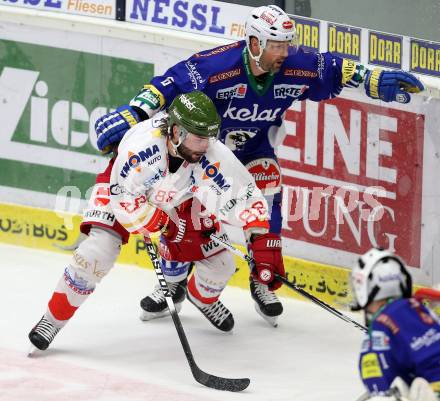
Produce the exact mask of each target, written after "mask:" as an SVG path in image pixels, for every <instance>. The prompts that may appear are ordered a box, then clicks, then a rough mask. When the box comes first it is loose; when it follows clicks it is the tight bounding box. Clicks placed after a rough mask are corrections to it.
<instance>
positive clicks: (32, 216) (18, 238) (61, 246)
mask: <svg viewBox="0 0 440 401" xmlns="http://www.w3.org/2000/svg"><path fill="white" fill-rule="evenodd" d="M80 221H81V216H79V215H72V214H69V213H64V212H54V211H52V210H48V209H40V208H33V207H27V206H20V205H14V204H7V203H0V242H5V243H8V244H13V245H20V246H26V247H31V248H38V249H44V250H49V251H55V252H65V253H69V252H71V248H72V247H73V246H74V245H75V243H76V241H77V240H78V237H79V235H80V233H79V223H80ZM241 249H242V250H244V249H243V248H241ZM118 262H119V263H126V264H134V265H138V266H139V267H142V268H150V269H151V267H152V266H151V264H150V262H149V260H148V256H147V254H146V252H145V248H144V245H143V241H142V239H141V238H140V237H138V236H132V237H131V238H130V241H129V243H128V244H127V245H125V246H123V247H122V252H121V255H120V256H119V259H118ZM235 263H236V265H237V272H236V273H235V274H234V276H233V277H232V279H231V281H230V285H232V286H236V287H241V288H247V287H248V286H249V280H248V276H249V269H248V267H247V264H246V263H245V262H244V261H243V260H242V259H240V258H239V257H235ZM284 263H285V266H286V272H287V276H288V278H289V280H290V281H293V282H295V283H296V284H297V285H298V286H300V287H301V288H304V289H305V290H307V291H308V292H310V293H312V294H313V295H315V296H317V297H319V298H320V299H322V300H323V301H325V302H328V303H331V304H340V303H344V304H346V303H348V302H349V299H347V298H348V287H347V283H348V272H349V270H347V269H341V268H337V267H334V266H329V265H324V264H320V263H315V262H310V261H306V260H303V259H297V258H293V257H290V256H285V257H284ZM29 268H32V266H29ZM279 294H280V295H283V296H289V297H297V296H296V294H295V293H294V292H293V291H292V290H290V289H286V288H281V289H280V290H279Z"/></svg>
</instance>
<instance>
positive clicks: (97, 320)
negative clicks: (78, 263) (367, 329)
mask: <svg viewBox="0 0 440 401" xmlns="http://www.w3.org/2000/svg"><path fill="white" fill-rule="evenodd" d="M0 260H1V262H0V271H1V276H0V277H1V285H0V400H1V401H52V400H53V401H67V400H68V401H86V400H87V401H88V400H93V401H95V400H99V401H153V400H158V401H225V400H227V401H236V400H241V401H318V400H319V401H345V400H347V401H350V400H351V401H353V400H355V399H356V398H357V397H358V396H359V395H360V394H361V393H362V392H363V387H362V385H361V383H360V380H359V378H358V373H357V358H358V351H359V347H360V342H361V338H362V333H361V332H360V331H358V330H357V329H356V328H354V327H352V326H351V325H349V324H347V323H345V322H343V321H341V320H339V319H337V318H336V317H334V316H333V315H331V314H329V313H328V312H326V311H324V310H322V309H321V308H319V307H317V306H315V305H313V304H310V303H307V302H302V301H295V300H291V299H283V304H284V309H285V310H284V314H283V315H282V317H281V318H280V320H279V326H278V327H277V328H272V327H270V326H269V325H268V324H267V323H266V322H264V321H263V320H262V318H261V317H260V316H259V315H257V313H256V312H255V310H254V305H253V301H252V300H251V298H250V294H249V293H248V291H245V290H241V289H236V288H227V289H226V290H225V291H224V295H223V296H222V299H223V301H224V303H225V304H226V305H227V306H229V308H230V309H231V310H232V312H233V314H234V317H235V328H234V330H233V332H232V333H222V332H220V331H218V330H216V329H215V328H214V327H213V326H211V324H210V323H209V322H208V321H207V320H206V319H205V318H204V317H203V316H202V315H201V314H200V312H198V311H197V310H196V309H195V308H194V306H193V305H191V304H189V303H187V302H185V304H184V306H183V309H182V312H181V313H180V316H181V320H182V323H183V326H184V328H185V331H186V334H187V337H188V340H189V343H190V345H191V347H192V350H193V354H194V357H195V360H196V362H197V364H198V365H199V367H200V368H201V369H203V370H205V371H206V372H208V373H212V374H216V375H220V376H226V377H249V378H250V379H251V384H250V386H249V388H248V389H247V390H246V391H244V392H242V393H228V392H221V391H217V390H211V389H208V388H205V387H203V386H201V385H199V384H198V383H196V382H195V381H194V379H193V377H192V375H191V372H190V370H189V367H188V365H187V361H186V359H185V356H184V354H183V351H182V348H181V345H180V342H179V340H178V337H177V334H176V331H175V328H174V325H173V323H172V320H171V319H170V318H164V319H157V320H154V321H150V322H141V321H140V320H139V319H138V313H139V307H138V304H139V300H140V299H141V298H142V297H143V296H145V295H146V294H147V293H148V292H149V291H150V290H151V289H152V288H153V286H154V284H155V283H156V278H155V275H154V273H153V272H152V271H149V270H145V269H140V268H136V267H132V266H116V267H115V268H114V269H113V271H111V272H110V274H109V275H108V276H107V277H106V278H104V279H103V281H102V283H101V284H100V285H99V286H98V288H97V290H96V291H95V293H94V294H93V295H92V296H91V297H90V299H89V300H87V302H86V303H85V304H84V305H83V306H82V307H81V308H80V309H79V310H78V311H77V313H76V315H75V316H74V318H73V319H72V321H71V322H69V324H68V325H67V326H66V327H65V328H64V329H62V330H61V331H60V333H59V334H58V336H57V337H56V338H55V340H54V342H53V343H52V345H51V347H50V348H49V349H48V350H47V351H46V352H44V353H42V354H39V355H36V356H34V357H32V358H28V357H26V353H27V350H28V348H29V344H30V343H29V342H28V339H27V334H28V332H29V330H30V329H31V328H32V326H33V325H34V324H35V323H36V322H37V321H38V320H39V319H40V317H41V315H42V314H43V312H44V311H45V308H46V304H47V301H48V300H49V298H50V296H51V294H52V291H53V289H54V287H55V285H56V283H57V281H58V279H59V277H60V275H61V273H62V271H63V269H64V266H65V265H66V264H67V263H68V262H69V260H70V256H69V255H64V254H56V253H51V252H46V251H40V250H35V249H30V248H21V247H15V246H10V245H5V244H0ZM351 316H353V315H351ZM354 317H359V316H354Z"/></svg>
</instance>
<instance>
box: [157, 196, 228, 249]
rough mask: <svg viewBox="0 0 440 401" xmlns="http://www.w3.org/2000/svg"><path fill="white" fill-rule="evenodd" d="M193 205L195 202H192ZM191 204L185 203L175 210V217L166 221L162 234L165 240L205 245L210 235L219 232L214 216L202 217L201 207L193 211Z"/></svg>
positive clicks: (218, 225)
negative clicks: (166, 224)
mask: <svg viewBox="0 0 440 401" xmlns="http://www.w3.org/2000/svg"><path fill="white" fill-rule="evenodd" d="M194 203H195V202H194ZM194 203H193V202H185V203H184V204H182V205H180V206H179V207H178V208H176V209H175V212H176V213H175V215H174V216H172V217H171V218H170V220H169V221H168V226H167V228H166V230H165V232H164V233H163V235H164V236H165V237H166V239H167V240H168V241H170V242H174V243H183V242H187V243H194V245H200V244H207V243H208V242H210V241H211V239H210V235H211V234H214V233H216V232H217V231H219V230H220V224H219V223H218V221H217V219H216V218H215V216H214V215H210V216H204V215H203V213H200V212H199V211H200V210H201V211H203V210H204V208H203V207H202V208H201V209H200V207H199V209H198V210H199V211H197V210H194V207H197V206H195V205H194Z"/></svg>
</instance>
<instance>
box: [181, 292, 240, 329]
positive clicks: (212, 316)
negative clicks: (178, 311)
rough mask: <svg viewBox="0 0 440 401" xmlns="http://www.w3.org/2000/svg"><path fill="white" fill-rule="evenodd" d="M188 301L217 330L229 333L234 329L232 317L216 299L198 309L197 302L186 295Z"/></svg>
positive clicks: (189, 295)
mask: <svg viewBox="0 0 440 401" xmlns="http://www.w3.org/2000/svg"><path fill="white" fill-rule="evenodd" d="M188 301H190V302H191V303H192V304H193V305H194V306H195V307H196V308H197V309H198V310H199V311H200V312H202V313H203V315H204V316H205V317H206V318H207V319H208V320H209V321H210V322H211V323H212V324H213V325H214V326H215V327H217V328H218V329H219V330H221V331H231V330H232V329H233V327H234V317H233V316H232V313H231V311H230V310H229V309H228V308H227V307H226V306H225V305H223V303H222V302H221V301H220V300H219V299H218V300H217V301H216V302H214V303H212V304H206V305H205V306H202V307H200V306H199V305H198V304H199V303H200V301H197V300H196V299H195V298H194V297H193V296H192V295H191V294H190V293H188Z"/></svg>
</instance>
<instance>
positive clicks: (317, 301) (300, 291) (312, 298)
mask: <svg viewBox="0 0 440 401" xmlns="http://www.w3.org/2000/svg"><path fill="white" fill-rule="evenodd" d="M211 239H212V240H213V241H215V242H216V243H217V244H219V245H221V246H223V247H224V248H226V249H229V250H230V251H231V252H232V253H234V254H235V255H237V256H240V257H241V258H243V259H244V260H246V262H248V263H249V264H250V265H252V264H253V263H254V261H253V259H252V258H251V257H250V256H249V255H246V254H245V253H244V252H242V251H240V250H239V249H237V248H236V247H234V246H233V245H232V244H230V243H228V242H226V241H224V240H223V239H221V238H220V237H217V236H216V235H214V234H211ZM275 278H276V279H277V280H279V281H281V282H282V283H283V284H284V285H286V286H287V287H289V288H291V289H292V290H294V291H296V292H297V293H298V294H301V295H302V296H303V297H305V298H307V299H309V300H310V301H312V302H313V303H315V304H317V305H319V306H320V307H321V308H323V309H325V310H326V311H327V312H330V313H331V314H333V315H335V316H336V317H338V318H339V319H342V320H344V321H345V322H347V323H351V324H353V325H354V326H355V327H356V328H358V329H359V330H362V331H363V332H365V333H367V331H368V330H367V328H366V327H365V326H363V325H362V324H360V323H358V322H356V321H355V320H353V319H350V318H349V317H348V316H346V315H344V314H343V313H342V312H339V311H338V310H337V309H335V308H333V307H332V306H330V305H328V304H326V303H325V302H324V301H321V300H320V299H319V298H316V297H315V296H314V295H312V294H310V293H308V292H307V291H305V290H303V289H302V288H300V287H298V286H297V285H295V284H293V283H291V282H290V281H289V280H287V278H286V277H283V276H280V275H279V274H275Z"/></svg>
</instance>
